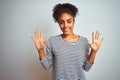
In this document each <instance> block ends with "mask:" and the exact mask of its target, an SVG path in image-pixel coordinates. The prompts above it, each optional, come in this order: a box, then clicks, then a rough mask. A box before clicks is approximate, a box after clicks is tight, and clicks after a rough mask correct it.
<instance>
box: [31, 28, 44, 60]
mask: <svg viewBox="0 0 120 80" xmlns="http://www.w3.org/2000/svg"><path fill="white" fill-rule="evenodd" d="M32 40H33V42H34V44H35V46H36V48H37V50H38V54H39V58H40V60H43V58H44V57H45V52H44V47H45V45H46V41H43V35H42V32H40V31H38V30H37V31H36V32H35V38H33V37H32Z"/></svg>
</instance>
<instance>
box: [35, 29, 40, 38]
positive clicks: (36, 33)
mask: <svg viewBox="0 0 120 80" xmlns="http://www.w3.org/2000/svg"><path fill="white" fill-rule="evenodd" d="M35 35H36V40H38V38H39V36H38V30H36V32H35Z"/></svg>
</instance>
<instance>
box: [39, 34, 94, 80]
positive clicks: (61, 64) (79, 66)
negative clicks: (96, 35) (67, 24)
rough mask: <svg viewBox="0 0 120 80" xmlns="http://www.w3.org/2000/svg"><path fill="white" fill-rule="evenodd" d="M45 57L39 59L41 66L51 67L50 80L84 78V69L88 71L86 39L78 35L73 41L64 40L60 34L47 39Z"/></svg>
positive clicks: (79, 79) (76, 79) (89, 65)
mask: <svg viewBox="0 0 120 80" xmlns="http://www.w3.org/2000/svg"><path fill="white" fill-rule="evenodd" d="M45 53H46V57H45V58H44V59H43V60H42V61H41V64H42V65H43V67H44V68H45V69H46V70H48V69H50V68H52V80H85V75H84V70H86V71H88V70H89V69H90V68H91V66H92V65H91V64H89V63H88V61H87V57H88V55H89V46H88V40H87V39H86V38H85V37H83V36H79V40H78V41H77V42H74V43H70V42H67V41H64V40H63V39H62V37H61V35H57V36H52V37H50V38H49V40H48V41H47V45H46V49H45Z"/></svg>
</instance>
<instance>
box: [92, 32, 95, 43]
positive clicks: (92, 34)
mask: <svg viewBox="0 0 120 80" xmlns="http://www.w3.org/2000/svg"><path fill="white" fill-rule="evenodd" d="M94 38H95V37H94V32H92V43H93V42H94Z"/></svg>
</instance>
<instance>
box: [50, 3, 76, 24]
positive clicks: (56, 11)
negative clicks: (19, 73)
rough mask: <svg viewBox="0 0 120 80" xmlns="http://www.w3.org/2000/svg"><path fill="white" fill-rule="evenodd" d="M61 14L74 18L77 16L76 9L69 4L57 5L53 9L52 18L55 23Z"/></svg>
mask: <svg viewBox="0 0 120 80" xmlns="http://www.w3.org/2000/svg"><path fill="white" fill-rule="evenodd" d="M62 13H68V14H71V15H72V16H73V17H76V14H78V8H77V7H76V6H74V5H72V4H70V3H63V4H57V5H55V6H54V8H53V15H52V16H53V18H54V20H55V22H58V19H59V17H60V16H61V14H62Z"/></svg>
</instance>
